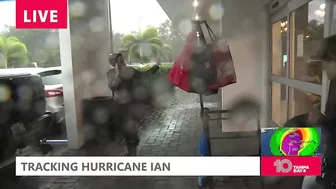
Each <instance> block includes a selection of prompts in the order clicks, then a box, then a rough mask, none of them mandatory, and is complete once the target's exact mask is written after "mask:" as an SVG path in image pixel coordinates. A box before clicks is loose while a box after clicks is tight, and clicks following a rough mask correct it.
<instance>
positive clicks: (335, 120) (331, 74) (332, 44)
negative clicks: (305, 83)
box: [302, 35, 336, 189]
mask: <svg viewBox="0 0 336 189" xmlns="http://www.w3.org/2000/svg"><path fill="white" fill-rule="evenodd" d="M317 58H318V59H320V60H322V61H323V69H324V70H325V71H326V74H327V77H328V79H329V80H330V85H329V94H328V99H327V103H326V106H325V112H324V114H322V113H321V112H319V111H317V110H314V111H311V112H310V113H309V115H308V120H309V123H310V124H312V125H316V126H320V127H322V133H323V135H325V136H324V137H325V139H326V140H325V141H323V142H324V146H325V150H324V153H323V164H322V176H321V177H305V178H304V181H303V184H302V189H331V188H336V138H335V136H336V35H332V36H330V37H327V38H325V39H324V40H323V41H322V44H321V47H320V49H319V52H318V55H317Z"/></svg>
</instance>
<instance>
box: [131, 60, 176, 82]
mask: <svg viewBox="0 0 336 189" xmlns="http://www.w3.org/2000/svg"><path fill="white" fill-rule="evenodd" d="M131 67H133V68H134V69H136V70H139V71H147V70H149V69H150V68H151V67H153V65H145V66H142V67H140V66H131ZM172 67H173V63H169V64H161V66H160V69H159V70H158V71H157V72H156V74H155V75H153V76H152V78H151V79H155V78H158V77H165V76H167V75H168V73H169V72H170V70H171V69H172Z"/></svg>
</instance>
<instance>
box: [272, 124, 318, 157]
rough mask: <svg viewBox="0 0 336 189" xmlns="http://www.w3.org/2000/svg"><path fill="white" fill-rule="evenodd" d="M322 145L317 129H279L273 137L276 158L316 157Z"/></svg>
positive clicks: (273, 150) (273, 151)
mask: <svg viewBox="0 0 336 189" xmlns="http://www.w3.org/2000/svg"><path fill="white" fill-rule="evenodd" d="M320 143H321V135H320V132H319V130H318V129H317V128H286V127H284V128H279V129H277V130H276V131H275V132H274V134H273V135H272V137H271V140H270V148H271V152H272V154H273V155H274V156H315V154H316V152H317V151H318V148H319V145H320Z"/></svg>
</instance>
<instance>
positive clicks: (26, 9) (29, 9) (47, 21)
mask: <svg viewBox="0 0 336 189" xmlns="http://www.w3.org/2000/svg"><path fill="white" fill-rule="evenodd" d="M67 11H68V1H67V0H16V13H15V15H16V28H17V29H65V28H67V22H68V12H67Z"/></svg>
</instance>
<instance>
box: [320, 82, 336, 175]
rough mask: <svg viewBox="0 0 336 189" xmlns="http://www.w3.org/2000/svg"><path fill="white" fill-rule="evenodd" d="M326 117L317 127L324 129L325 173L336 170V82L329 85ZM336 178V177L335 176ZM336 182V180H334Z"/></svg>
mask: <svg viewBox="0 0 336 189" xmlns="http://www.w3.org/2000/svg"><path fill="white" fill-rule="evenodd" d="M324 114H325V116H323V117H322V118H321V119H320V120H319V121H318V122H317V125H318V126H321V127H322V132H323V135H325V136H326V137H325V141H323V143H324V144H325V145H326V150H325V152H324V157H325V158H324V161H325V163H324V166H323V169H324V172H330V170H333V171H332V172H334V171H335V170H336V137H335V136H336V80H334V81H331V82H330V85H329V94H328V100H327V103H326V107H325V113H324ZM333 177H334V176H333ZM333 179H334V181H336V178H333Z"/></svg>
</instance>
